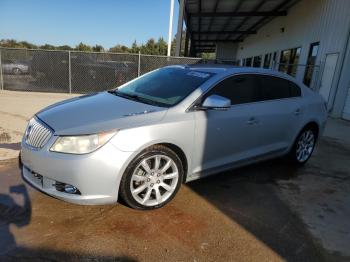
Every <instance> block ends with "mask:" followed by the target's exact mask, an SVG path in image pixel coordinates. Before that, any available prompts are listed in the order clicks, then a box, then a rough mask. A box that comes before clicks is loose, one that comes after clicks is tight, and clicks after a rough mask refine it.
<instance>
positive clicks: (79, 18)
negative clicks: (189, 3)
mask: <svg viewBox="0 0 350 262" xmlns="http://www.w3.org/2000/svg"><path fill="white" fill-rule="evenodd" d="M174 2H175V8H174V20H173V21H174V23H173V35H175V33H176V28H177V17H178V1H177V0H175V1H174ZM169 12H170V0H94V1H92V0H85V1H84V0H0V39H15V40H18V41H28V42H31V43H33V44H36V45H43V44H52V45H66V44H67V45H70V46H75V45H77V44H79V43H80V42H83V43H85V44H88V45H95V44H99V45H102V46H103V47H105V48H110V47H112V46H114V45H116V44H123V45H126V46H131V44H132V43H133V42H134V40H136V41H137V43H139V44H140V43H144V42H146V41H147V40H148V39H149V38H152V37H153V38H155V39H158V38H159V37H163V38H164V39H165V40H166V41H167V39H168V27H169Z"/></svg>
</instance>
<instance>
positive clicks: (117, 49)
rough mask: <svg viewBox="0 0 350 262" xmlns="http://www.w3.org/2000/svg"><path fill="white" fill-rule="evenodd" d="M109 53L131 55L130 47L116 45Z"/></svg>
mask: <svg viewBox="0 0 350 262" xmlns="http://www.w3.org/2000/svg"><path fill="white" fill-rule="evenodd" d="M109 51H110V52H113V53H129V47H127V46H125V45H116V46H113V47H111V48H110V49H109Z"/></svg>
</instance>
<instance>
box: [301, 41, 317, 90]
mask: <svg viewBox="0 0 350 262" xmlns="http://www.w3.org/2000/svg"><path fill="white" fill-rule="evenodd" d="M319 46H320V42H317V43H312V44H311V45H310V51H309V55H308V58H307V66H306V69H305V75H304V84H305V85H307V86H310V84H311V81H312V75H313V73H314V70H315V64H316V58H317V53H318V48H319Z"/></svg>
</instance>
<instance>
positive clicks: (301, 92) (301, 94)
mask: <svg viewBox="0 0 350 262" xmlns="http://www.w3.org/2000/svg"><path fill="white" fill-rule="evenodd" d="M240 75H257V76H271V77H276V78H280V79H283V80H286V81H289V82H292V83H293V84H295V85H296V86H298V87H299V88H300V96H293V97H286V98H279V99H270V100H261V101H255V102H249V103H241V104H236V105H231V107H230V108H232V107H237V106H240V105H250V104H256V103H266V102H271V101H281V100H282V101H283V100H287V99H288V100H289V99H301V98H303V97H304V93H303V89H302V88H301V87H300V85H299V84H298V83H296V82H295V81H292V80H290V79H288V78H286V77H283V76H279V75H275V74H268V73H257V72H240V73H233V74H232V75H227V76H225V77H224V78H222V79H220V80H218V81H217V82H215V83H213V85H212V86H211V87H210V88H208V89H207V90H206V91H205V92H204V93H203V94H202V95H200V96H199V97H198V98H197V99H196V100H195V101H194V102H193V103H192V104H191V105H190V106H189V107H188V108H187V109H186V111H185V112H192V111H197V109H196V108H195V106H196V105H197V103H198V100H201V99H202V97H203V96H205V95H206V94H207V93H208V92H209V91H210V90H212V89H213V88H214V87H216V86H217V85H218V84H220V83H221V82H223V81H225V80H226V79H228V78H230V77H234V76H240Z"/></svg>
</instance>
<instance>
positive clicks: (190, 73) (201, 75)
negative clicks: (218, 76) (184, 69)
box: [187, 71, 210, 78]
mask: <svg viewBox="0 0 350 262" xmlns="http://www.w3.org/2000/svg"><path fill="white" fill-rule="evenodd" d="M187 75H188V76H196V77H200V78H208V77H209V76H210V74H206V73H202V72H196V71H190V72H188V73H187Z"/></svg>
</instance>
